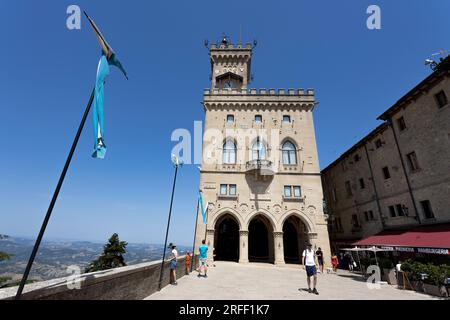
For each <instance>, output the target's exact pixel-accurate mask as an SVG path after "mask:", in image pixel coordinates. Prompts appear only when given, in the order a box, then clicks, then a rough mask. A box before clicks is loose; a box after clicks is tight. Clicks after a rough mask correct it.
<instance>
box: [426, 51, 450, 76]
mask: <svg viewBox="0 0 450 320" xmlns="http://www.w3.org/2000/svg"><path fill="white" fill-rule="evenodd" d="M436 56H440V57H439V62H437V61H436V60H434V59H426V60H425V65H426V66H430V68H431V70H433V71H436V69H437V68H438V66H439V64H440V63H441V62H442V61H444V59H445V58H446V57H447V56H448V50H443V49H441V50H439V51H438V52H436V53H433V54H432V55H431V57H436Z"/></svg>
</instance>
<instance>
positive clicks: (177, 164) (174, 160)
mask: <svg viewBox="0 0 450 320" xmlns="http://www.w3.org/2000/svg"><path fill="white" fill-rule="evenodd" d="M172 163H173V165H174V167H175V175H174V177H173V186H172V195H171V197H170V207H169V217H168V220H167V228H166V238H165V240H164V248H163V257H162V261H161V270H160V273H159V283H158V291H159V290H161V282H162V277H163V269H164V260H165V259H166V247H167V236H168V235H169V227H170V217H171V216H172V205H173V196H174V194H175V184H176V182H177V173H178V168H179V167H181V166H182V165H183V163H182V161H181V160H180V159H178V157H177V156H175V155H174V154H172Z"/></svg>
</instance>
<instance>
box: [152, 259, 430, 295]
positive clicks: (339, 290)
mask: <svg viewBox="0 0 450 320" xmlns="http://www.w3.org/2000/svg"><path fill="white" fill-rule="evenodd" d="M197 274H198V273H197V272H195V271H194V272H192V273H191V274H190V275H189V276H184V277H182V278H181V279H179V280H178V285H177V286H172V285H170V286H167V287H165V288H164V289H162V290H161V291H160V292H157V293H155V294H153V295H151V296H150V297H148V298H147V299H148V300H178V299H186V300H222V299H223V300H280V299H288V300H320V299H335V300H367V299H369V300H372V299H375V300H431V299H438V298H436V297H432V296H429V295H426V294H421V293H417V292H414V291H409V290H400V289H397V288H396V287H395V286H390V285H387V284H383V285H381V286H380V288H379V289H369V288H368V287H367V284H366V282H365V281H363V280H362V279H361V276H360V275H357V274H352V273H349V272H347V271H341V270H339V271H338V274H319V275H318V290H319V293H320V294H319V295H318V296H317V295H314V294H310V293H308V292H307V291H306V290H305V289H307V285H306V272H305V271H304V270H303V268H302V267H301V266H295V265H286V266H282V267H278V266H274V265H270V264H259V263H251V264H245V265H243V264H237V263H233V262H223V261H219V262H215V267H211V268H209V270H208V278H199V277H197Z"/></svg>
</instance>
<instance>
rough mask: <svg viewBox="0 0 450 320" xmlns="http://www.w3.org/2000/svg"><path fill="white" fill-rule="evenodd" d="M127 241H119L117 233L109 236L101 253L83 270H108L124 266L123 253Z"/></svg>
mask: <svg viewBox="0 0 450 320" xmlns="http://www.w3.org/2000/svg"><path fill="white" fill-rule="evenodd" d="M127 244H128V243H127V242H125V241H120V240H119V236H118V234H117V233H114V234H113V235H112V236H111V238H109V240H108V243H107V244H106V245H105V246H104V247H103V253H102V254H101V255H100V257H98V258H97V259H96V260H94V261H92V262H91V263H90V264H89V266H88V267H87V268H86V270H85V272H94V271H100V270H108V269H113V268H118V267H123V266H126V265H127V264H126V263H125V259H124V258H123V255H124V254H125V253H126V250H125V248H126V246H127Z"/></svg>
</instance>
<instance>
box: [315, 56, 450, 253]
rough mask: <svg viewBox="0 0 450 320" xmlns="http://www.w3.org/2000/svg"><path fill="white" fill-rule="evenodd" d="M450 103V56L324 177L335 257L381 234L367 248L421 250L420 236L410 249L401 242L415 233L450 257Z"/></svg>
mask: <svg viewBox="0 0 450 320" xmlns="http://www.w3.org/2000/svg"><path fill="white" fill-rule="evenodd" d="M449 97H450V57H447V58H446V59H443V60H442V61H441V63H440V64H439V65H438V66H437V67H436V68H435V70H434V71H433V72H432V73H431V75H429V76H428V77H427V78H426V79H424V80H423V81H422V82H420V83H419V84H418V85H417V86H416V87H414V88H413V89H411V90H410V91H409V92H408V93H406V94H405V95H404V96H403V97H402V98H401V99H400V100H399V101H398V102H396V103H395V104H394V105H393V106H392V107H390V108H389V109H388V110H386V111H385V112H384V113H383V114H382V115H381V116H379V118H378V119H379V120H382V121H383V122H382V123H381V124H380V125H379V126H378V127H377V128H375V129H374V130H373V131H372V132H370V133H369V134H368V135H367V136H365V137H364V138H363V139H362V140H361V141H359V142H358V143H356V144H355V145H354V146H353V147H351V148H350V149H349V150H347V151H346V152H345V153H344V154H343V155H342V156H341V157H339V158H338V159H337V160H336V161H334V162H333V163H332V164H330V165H329V166H328V167H327V168H325V169H324V170H323V171H322V178H323V181H322V182H323V186H324V193H325V199H326V202H327V204H328V208H327V213H329V214H330V217H331V219H330V222H332V223H331V224H330V238H331V242H332V247H333V248H334V249H335V250H336V251H337V249H338V248H339V247H341V248H342V247H348V246H350V245H351V244H354V243H356V242H357V241H358V240H361V239H365V238H367V237H369V236H371V235H375V234H378V236H377V238H376V240H375V239H373V240H370V241H365V242H362V243H367V244H369V242H370V243H371V244H374V245H375V244H376V245H382V244H384V245H388V244H397V245H399V244H401V245H402V246H403V247H405V246H410V247H415V246H418V245H420V243H421V241H419V239H418V237H419V236H418V234H417V233H416V234H414V235H411V237H415V240H414V241H411V243H410V242H405V240H402V238H401V237H406V236H407V231H409V232H420V233H421V235H420V237H421V239H422V240H423V241H425V240H427V239H428V240H427V241H428V242H429V243H427V244H426V246H427V247H434V248H440V249H443V251H442V250H441V252H443V253H446V252H450V251H449V250H450V247H449V245H448V243H449V242H448V238H447V239H444V238H443V237H445V235H447V237H448V234H449V233H450V104H449ZM439 235H442V236H439ZM388 237H389V238H388ZM431 237H434V238H437V239H439V238H440V241H436V243H434V242H433V243H431V240H430V239H431ZM385 239H386V240H385ZM397 239H398V240H397ZM399 241H400V242H399ZM401 241H403V242H401ZM423 245H425V244H423ZM422 251H424V250H422Z"/></svg>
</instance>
